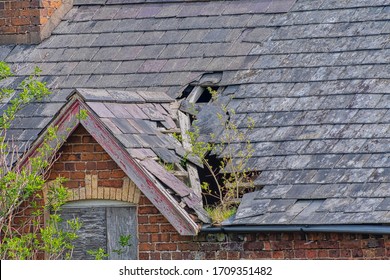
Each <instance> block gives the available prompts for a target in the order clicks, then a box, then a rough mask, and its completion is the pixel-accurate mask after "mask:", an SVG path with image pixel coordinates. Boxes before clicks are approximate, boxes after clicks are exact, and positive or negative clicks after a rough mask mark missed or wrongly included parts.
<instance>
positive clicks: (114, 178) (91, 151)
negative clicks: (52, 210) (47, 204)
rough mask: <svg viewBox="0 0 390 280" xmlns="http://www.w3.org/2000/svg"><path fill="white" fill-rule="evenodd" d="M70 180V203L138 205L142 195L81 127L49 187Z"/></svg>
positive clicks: (56, 166) (65, 149) (60, 153)
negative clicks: (91, 202) (124, 203)
mask: <svg viewBox="0 0 390 280" xmlns="http://www.w3.org/2000/svg"><path fill="white" fill-rule="evenodd" d="M57 177H63V178H65V179H66V182H65V183H64V185H65V187H67V188H68V192H69V197H68V201H78V200H88V199H91V200H96V199H104V200H116V201H124V202H129V203H132V204H138V202H139V199H140V196H141V192H140V190H139V188H138V187H137V186H136V185H135V183H134V182H133V181H131V180H130V179H129V177H127V176H126V174H125V173H124V172H123V171H122V170H121V169H120V167H119V166H118V165H117V164H116V163H115V162H114V160H113V159H112V158H111V157H110V156H109V155H108V154H107V153H106V152H105V150H104V149H103V148H102V146H101V145H100V144H99V143H97V141H96V140H95V139H94V138H93V137H92V136H91V135H90V134H89V133H88V132H87V130H86V129H85V128H84V127H83V126H82V125H79V126H78V127H77V128H76V130H75V131H74V132H73V133H72V134H71V135H70V136H69V138H68V139H67V141H66V142H65V143H64V144H63V146H62V147H61V148H60V150H59V151H58V153H57V160H56V162H55V163H54V164H53V166H52V168H51V169H50V173H49V178H48V184H49V185H50V181H51V180H54V179H56V178H57Z"/></svg>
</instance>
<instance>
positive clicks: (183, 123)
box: [177, 111, 202, 198]
mask: <svg viewBox="0 0 390 280" xmlns="http://www.w3.org/2000/svg"><path fill="white" fill-rule="evenodd" d="M177 114H178V117H179V123H180V130H181V137H182V139H183V140H182V142H183V147H184V149H186V150H187V151H191V149H192V145H191V139H190V137H189V135H188V131H189V130H190V128H191V120H190V117H189V116H188V115H186V114H184V113H183V112H181V111H177ZM186 165H187V171H188V177H189V179H190V184H191V189H192V190H193V191H194V193H195V194H196V195H198V196H199V197H200V198H202V189H201V187H200V179H199V174H198V170H197V168H196V166H195V165H194V164H193V163H191V162H187V164H186Z"/></svg>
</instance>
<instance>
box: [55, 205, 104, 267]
mask: <svg viewBox="0 0 390 280" xmlns="http://www.w3.org/2000/svg"><path fill="white" fill-rule="evenodd" d="M61 217H62V219H63V223H62V228H65V229H66V227H67V225H66V221H67V220H71V219H74V218H78V219H79V220H80V222H81V223H82V226H81V228H80V230H79V232H78V233H77V234H78V236H79V237H78V238H77V239H76V240H75V241H74V242H73V244H74V246H75V249H74V251H73V255H72V259H74V260H93V259H94V257H92V256H91V255H89V254H87V250H97V249H99V248H103V249H104V250H105V251H107V236H106V227H107V225H106V224H107V223H106V209H105V208H101V207H89V208H63V209H62V211H61Z"/></svg>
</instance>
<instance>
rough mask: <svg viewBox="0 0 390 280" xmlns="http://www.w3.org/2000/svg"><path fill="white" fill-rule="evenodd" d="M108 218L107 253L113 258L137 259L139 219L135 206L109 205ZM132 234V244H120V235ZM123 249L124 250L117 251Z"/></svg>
mask: <svg viewBox="0 0 390 280" xmlns="http://www.w3.org/2000/svg"><path fill="white" fill-rule="evenodd" d="M106 220H107V253H108V254H109V255H110V259H111V260H135V259H137V255H138V254H137V243H138V240H137V219H136V208H135V207H108V208H107V211H106ZM121 235H122V236H127V235H131V238H130V244H131V245H130V246H125V247H123V246H120V244H119V240H120V236H121ZM115 250H121V251H123V252H120V253H119V254H118V252H115Z"/></svg>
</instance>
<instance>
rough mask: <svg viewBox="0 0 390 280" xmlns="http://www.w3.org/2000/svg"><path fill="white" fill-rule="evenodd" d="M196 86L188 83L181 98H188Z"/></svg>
mask: <svg viewBox="0 0 390 280" xmlns="http://www.w3.org/2000/svg"><path fill="white" fill-rule="evenodd" d="M194 87H195V86H192V85H188V86H187V87H186V88H185V89H184V90H183V92H182V94H181V96H180V98H187V97H188V96H189V95H190V93H191V92H192V90H193V89H194Z"/></svg>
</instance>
